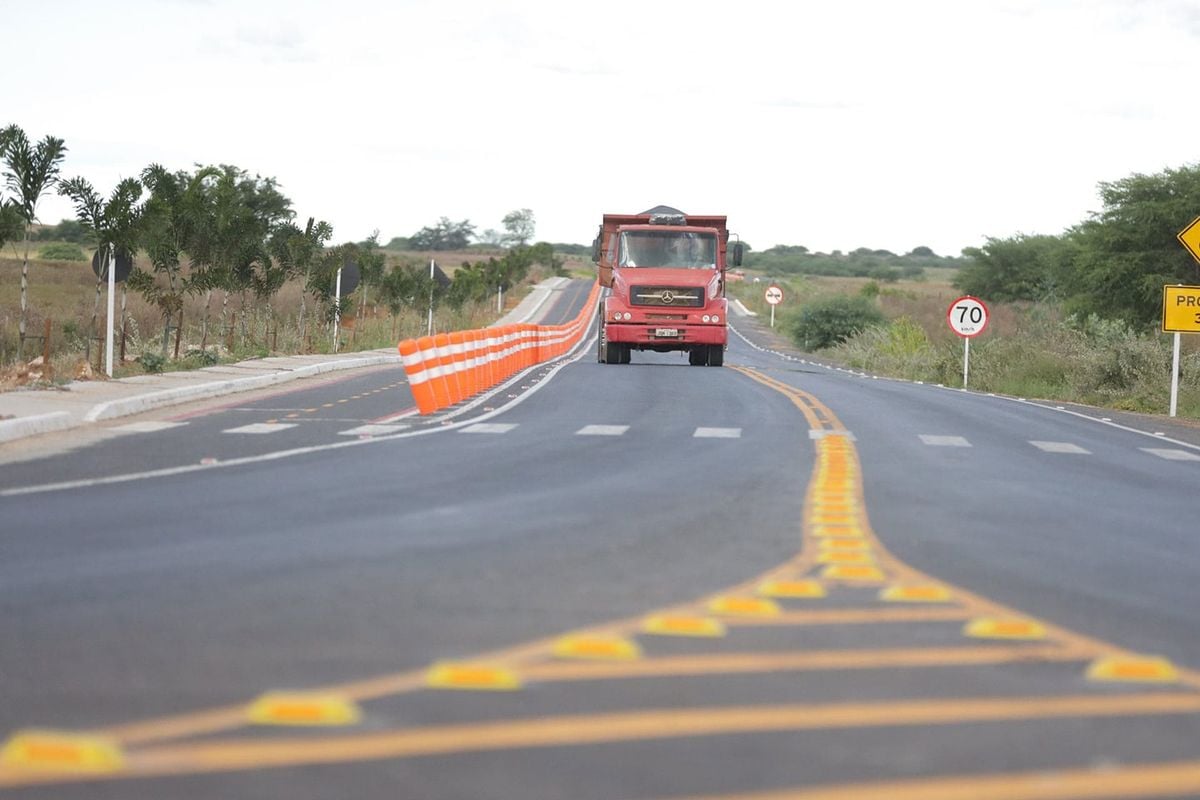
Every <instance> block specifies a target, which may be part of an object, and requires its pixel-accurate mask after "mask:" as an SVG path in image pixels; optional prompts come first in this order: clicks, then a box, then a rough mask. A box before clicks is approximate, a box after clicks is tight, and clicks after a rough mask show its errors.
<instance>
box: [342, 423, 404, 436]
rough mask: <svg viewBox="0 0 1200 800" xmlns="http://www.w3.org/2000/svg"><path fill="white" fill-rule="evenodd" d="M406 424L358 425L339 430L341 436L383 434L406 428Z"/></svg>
mask: <svg viewBox="0 0 1200 800" xmlns="http://www.w3.org/2000/svg"><path fill="white" fill-rule="evenodd" d="M408 427H409V426H408V425H360V426H358V427H357V428H351V429H350V430H348V431H339V433H340V434H341V435H342V436H385V435H387V434H389V433H396V432H397V431H403V430H407V429H408Z"/></svg>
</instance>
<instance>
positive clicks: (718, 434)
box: [692, 428, 742, 439]
mask: <svg viewBox="0 0 1200 800" xmlns="http://www.w3.org/2000/svg"><path fill="white" fill-rule="evenodd" d="M692 438H693V439H740V438H742V429H741V428H696V432H695V433H693V434H692Z"/></svg>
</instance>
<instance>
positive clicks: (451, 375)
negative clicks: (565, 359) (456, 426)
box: [399, 283, 600, 414]
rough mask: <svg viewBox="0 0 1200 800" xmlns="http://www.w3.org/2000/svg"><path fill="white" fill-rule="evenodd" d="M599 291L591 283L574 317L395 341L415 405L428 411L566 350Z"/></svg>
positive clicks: (578, 335)
mask: <svg viewBox="0 0 1200 800" xmlns="http://www.w3.org/2000/svg"><path fill="white" fill-rule="evenodd" d="M599 294H600V285H599V284H598V283H597V284H594V285H593V286H592V291H591V293H590V294H589V295H588V298H587V301H586V302H585V303H584V306H583V308H582V309H581V310H580V312H579V314H578V315H577V316H576V317H575V319H573V320H571V321H570V322H568V323H566V324H563V325H533V324H528V323H523V324H519V325H501V326H497V327H492V328H484V329H477V330H469V331H456V332H454V333H449V334H446V333H439V334H437V335H436V336H422V337H420V338H418V339H405V340H404V341H402V342H400V344H399V350H400V358H401V361H402V362H403V363H404V371H405V373H406V374H407V375H408V382H409V387H410V388H411V389H412V393H413V399H414V400H416V403H417V409H418V410H419V411H420V412H421V413H422V414H432V413H433V412H435V411H438V410H440V409H443V408H448V407H449V406H452V405H455V404H457V403H459V402H461V401H463V400H465V399H467V398H469V397H474V396H475V395H477V394H479V393H480V392H483V391H485V390H487V389H490V388H492V387H493V386H496V385H497V384H499V383H501V382H503V381H504V380H506V379H508V378H509V377H511V376H512V375H515V374H516V373H518V372H521V371H522V370H525V369H528V368H529V367H532V366H535V365H537V364H541V363H544V362H546V361H549V360H551V359H553V358H558V357H559V356H561V355H563V354H564V353H567V352H569V351H570V350H571V348H573V347H574V346H575V345H576V344H577V343H578V342H579V340H580V339H581V338H583V335H584V334H585V333H586V332H587V330H588V326H589V324H590V323H591V319H592V314H593V313H594V311H595V307H596V301H597V298H598V297H599Z"/></svg>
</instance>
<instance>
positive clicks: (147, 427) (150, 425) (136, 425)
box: [113, 420, 187, 433]
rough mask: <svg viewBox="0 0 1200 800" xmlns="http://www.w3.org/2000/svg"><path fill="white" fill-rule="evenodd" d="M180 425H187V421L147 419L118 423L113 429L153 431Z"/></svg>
mask: <svg viewBox="0 0 1200 800" xmlns="http://www.w3.org/2000/svg"><path fill="white" fill-rule="evenodd" d="M181 425H187V423H186V422H163V421H159V420H147V421H145V422H130V423H128V424H126V425H118V426H117V427H115V428H113V430H114V431H120V432H121V433H153V432H154V431H167V430H170V429H171V428H178V427H179V426H181Z"/></svg>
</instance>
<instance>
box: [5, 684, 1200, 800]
mask: <svg viewBox="0 0 1200 800" xmlns="http://www.w3.org/2000/svg"><path fill="white" fill-rule="evenodd" d="M1197 713H1200V694H1196V693H1194V692H1189V693H1152V694H1137V695H1116V696H1096V695H1073V696H1065V697H1054V696H1037V697H983V698H963V699H953V700H918V701H889V702H873V703H831V704H787V705H772V706H735V707H728V708H705V709H651V710H643V711H632V712H617V713H602V714H585V715H565V716H558V717H542V718H534V719H525V720H502V721H496V722H482V723H467V724H458V725H441V726H430V727H426V728H412V729H406V730H398V731H379V732H372V733H360V734H352V735H341V736H325V737H304V738H294V739H282V740H280V739H276V740H262V739H230V740H224V741H207V742H200V743H195V744H176V745H163V746H160V747H156V748H149V749H146V750H143V751H141V752H139V753H134V754H130V755H129V757H128V762H127V765H128V766H127V769H125V770H124V771H122V772H117V773H112V774H104V775H97V774H56V775H55V774H52V775H49V776H47V775H44V774H39V773H37V772H30V771H23V770H20V769H17V768H0V787H4V786H13V785H19V784H22V783H35V782H43V781H47V780H51V781H70V780H104V779H108V778H113V777H116V778H138V777H150V776H155V775H169V774H180V773H188V774H194V773H202V772H224V771H232V770H245V769H260V768H266V767H284V766H292V765H297V764H334V763H351V762H361V761H373V760H379V759H395V758H416V757H422V756H433V755H445V754H450V753H470V752H495V751H504V750H515V749H525V748H554V747H567V746H579V745H587V744H599V743H606V742H630V741H648V740H654V739H678V738H692V737H701V736H728V735H734V734H750V733H770V732H776V731H803V730H836V729H854V728H866V727H884V726H888V727H898V726H928V725H954V724H963V723H980V722H1013V721H1025V720H1033V719H1060V718H1103V717H1121V716H1131V715H1147V714H1178V715H1186V714H1197ZM1135 794H1136V792H1135ZM850 796H858V795H847V797H850ZM875 796H878V797H889V798H894V797H897V796H898V795H893V794H890V793H881V794H878V795H875ZM917 796H919V795H913V794H910V795H906V797H917ZM940 796H943V797H944V796H950V795H940ZM955 796H959V797H962V796H967V797H973V798H974V797H976V795H972V794H966V795H963V794H960V795H955ZM1000 796H1001V795H989V797H1000ZM1051 797H1053V795H1051Z"/></svg>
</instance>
